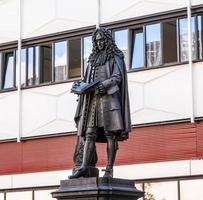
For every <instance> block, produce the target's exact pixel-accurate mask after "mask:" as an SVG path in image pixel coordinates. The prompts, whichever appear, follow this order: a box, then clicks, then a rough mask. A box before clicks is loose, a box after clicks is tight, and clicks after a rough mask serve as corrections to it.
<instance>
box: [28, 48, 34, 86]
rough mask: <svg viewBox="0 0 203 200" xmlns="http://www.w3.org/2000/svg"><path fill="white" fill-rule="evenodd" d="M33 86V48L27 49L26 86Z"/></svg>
mask: <svg viewBox="0 0 203 200" xmlns="http://www.w3.org/2000/svg"><path fill="white" fill-rule="evenodd" d="M33 84H34V48H33V47H32V48H29V49H28V85H33Z"/></svg>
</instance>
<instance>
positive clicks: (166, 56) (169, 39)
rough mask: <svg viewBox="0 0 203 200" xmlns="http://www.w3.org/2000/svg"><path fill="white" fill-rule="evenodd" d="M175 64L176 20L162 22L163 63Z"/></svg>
mask: <svg viewBox="0 0 203 200" xmlns="http://www.w3.org/2000/svg"><path fill="white" fill-rule="evenodd" d="M173 62H177V26H176V20H171V21H166V22H163V63H173Z"/></svg>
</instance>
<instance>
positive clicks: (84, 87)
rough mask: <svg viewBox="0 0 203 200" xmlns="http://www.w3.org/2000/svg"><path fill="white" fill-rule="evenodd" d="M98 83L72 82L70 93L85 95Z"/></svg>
mask: <svg viewBox="0 0 203 200" xmlns="http://www.w3.org/2000/svg"><path fill="white" fill-rule="evenodd" d="M99 82H100V81H94V82H91V83H85V82H83V81H78V82H74V83H73V86H72V88H71V92H72V93H74V94H85V93H88V92H89V91H90V90H92V89H93V88H94V87H96V86H97V85H98V84H99Z"/></svg>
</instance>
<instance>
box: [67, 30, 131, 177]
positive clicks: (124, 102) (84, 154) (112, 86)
mask: <svg viewBox="0 0 203 200" xmlns="http://www.w3.org/2000/svg"><path fill="white" fill-rule="evenodd" d="M92 42H93V50H92V53H91V55H90V57H89V60H88V66H87V69H86V73H85V76H84V79H83V80H82V81H80V82H77V83H74V84H73V88H72V92H74V93H76V94H79V100H78V106H77V110H76V114H75V122H76V124H77V129H78V142H77V146H76V151H75V155H74V161H75V163H76V170H74V172H73V175H71V176H69V178H70V179H72V178H79V177H88V169H89V168H90V167H92V166H93V167H94V166H95V164H96V162H97V155H96V146H95V143H96V142H107V157H108V163H107V166H106V169H105V174H104V177H113V165H114V161H115V157H116V152H117V150H118V141H123V140H126V139H128V133H129V132H130V131H131V120H130V109H129V97H128V84H127V75H126V68H125V63H124V55H123V53H122V52H121V51H120V50H119V49H118V47H117V46H116V44H115V42H114V39H113V38H112V35H111V33H110V31H108V30H107V29H105V28H98V29H96V31H95V32H94V33H93V36H92Z"/></svg>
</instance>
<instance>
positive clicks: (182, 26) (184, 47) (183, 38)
mask: <svg viewBox="0 0 203 200" xmlns="http://www.w3.org/2000/svg"><path fill="white" fill-rule="evenodd" d="M191 25H192V26H191V29H192V59H197V42H196V31H195V17H192V20H191ZM179 40H180V44H179V45H180V61H181V62H184V61H188V28H187V18H183V19H179Z"/></svg>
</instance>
